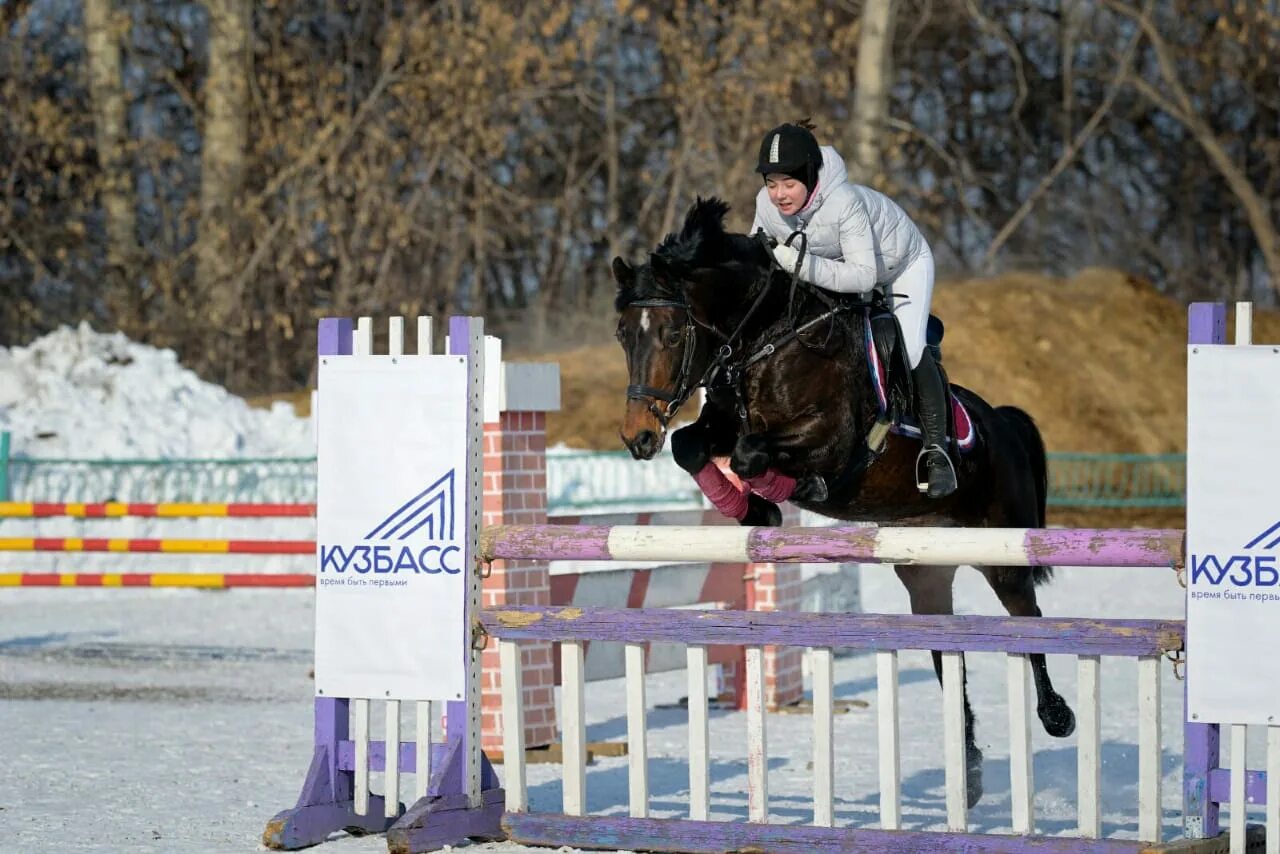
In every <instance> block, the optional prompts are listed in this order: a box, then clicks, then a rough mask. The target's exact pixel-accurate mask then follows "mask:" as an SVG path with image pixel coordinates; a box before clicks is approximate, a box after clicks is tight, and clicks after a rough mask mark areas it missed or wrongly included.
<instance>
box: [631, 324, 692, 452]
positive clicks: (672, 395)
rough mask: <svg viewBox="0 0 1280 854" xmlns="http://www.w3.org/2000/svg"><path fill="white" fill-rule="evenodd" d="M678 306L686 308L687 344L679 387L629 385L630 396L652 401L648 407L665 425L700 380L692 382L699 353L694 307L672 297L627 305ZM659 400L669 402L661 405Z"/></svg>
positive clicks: (684, 335)
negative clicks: (671, 390)
mask: <svg viewBox="0 0 1280 854" xmlns="http://www.w3.org/2000/svg"><path fill="white" fill-rule="evenodd" d="M632 307H635V308H678V309H681V310H682V311H684V331H683V332H681V334H680V340H681V346H682V347H683V348H684V349H683V351H682V353H681V356H680V373H679V374H677V375H676V390H675V391H674V392H667V391H663V390H662V389H660V388H654V387H653V386H649V385H639V384H633V385H629V386H627V400H639V401H644V400H646V399H647V400H648V401H649V411H650V412H651V413H653V417H654V418H657V419H658V423H659V424H661V425H662V427H663V429H666V426H667V424H668V423H669V422H670V421H671V419H672V418H674V417H675V415H676V413H677V412H678V411H679V410H680V407H681V406H684V404H685V402H686V401H688V400H689V398H690V397H691V396H692V395H693V392H694V391H695V390H696V389H697V388H698V386H699V385H701V383H698V382H692V378H693V377H692V375H693V359H694V356H695V355H696V353H695V351H696V350H697V341H696V340H695V336H696V335H697V329H696V328H695V321H694V318H693V310H692V309H691V308H690V307H689V304H688V303H687V302H684V301H683V300H672V299H641V300H636V301H635V302H632V303H630V304H629V305H628V306H627V308H632ZM659 401H661V402H662V403H664V404H666V405H665V406H659Z"/></svg>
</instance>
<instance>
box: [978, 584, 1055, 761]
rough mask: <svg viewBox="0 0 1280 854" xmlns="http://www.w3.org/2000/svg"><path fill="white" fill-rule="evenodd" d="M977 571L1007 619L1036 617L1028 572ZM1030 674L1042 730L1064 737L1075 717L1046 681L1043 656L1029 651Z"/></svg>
mask: <svg viewBox="0 0 1280 854" xmlns="http://www.w3.org/2000/svg"><path fill="white" fill-rule="evenodd" d="M979 570H980V571H981V572H982V574H983V575H985V576H986V577H987V581H988V583H990V584H991V589H992V590H994V591H995V593H996V596H998V597H1000V604H1002V605H1004V608H1005V610H1006V611H1008V612H1009V616H1011V617H1040V616H1043V615H1042V614H1041V613H1040V606H1039V605H1037V604H1036V588H1035V585H1034V584H1033V583H1032V576H1031V570H1030V569H1027V568H1024V567H1015V566H984V567H980V568H979ZM1029 657H1030V659H1031V673H1032V675H1033V676H1034V677H1035V682H1036V714H1037V715H1039V716H1040V723H1042V724H1044V731H1045V732H1047V733H1049V735H1052V736H1054V737H1056V738H1066V737H1067V736H1069V735H1071V733H1072V732H1074V731H1075V728H1076V716H1075V713H1074V712H1072V711H1071V707H1070V706H1068V705H1067V701H1066V700H1064V699H1062V695H1061V694H1059V693H1058V692H1057V691H1056V690H1054V687H1053V682H1052V681H1050V679H1049V667H1048V665H1047V664H1046V663H1045V660H1044V653H1039V652H1033V653H1031V655H1030V656H1029Z"/></svg>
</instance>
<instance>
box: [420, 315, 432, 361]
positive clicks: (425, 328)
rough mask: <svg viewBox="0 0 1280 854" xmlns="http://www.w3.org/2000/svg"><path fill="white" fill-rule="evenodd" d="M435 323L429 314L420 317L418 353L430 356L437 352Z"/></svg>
mask: <svg viewBox="0 0 1280 854" xmlns="http://www.w3.org/2000/svg"><path fill="white" fill-rule="evenodd" d="M434 333H435V325H434V324H433V323H432V320H431V318H430V317H428V316H427V315H422V316H420V317H419V318H418V355H419V356H430V355H431V354H432V353H434V352H435V338H434Z"/></svg>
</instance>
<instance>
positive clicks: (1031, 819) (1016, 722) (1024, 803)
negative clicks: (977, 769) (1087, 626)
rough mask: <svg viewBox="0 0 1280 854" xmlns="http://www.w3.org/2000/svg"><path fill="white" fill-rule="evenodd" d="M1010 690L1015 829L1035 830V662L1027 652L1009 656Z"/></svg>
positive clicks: (1015, 831)
mask: <svg viewBox="0 0 1280 854" xmlns="http://www.w3.org/2000/svg"><path fill="white" fill-rule="evenodd" d="M1006 663H1007V669H1008V689H1009V792H1010V799H1011V802H1012V807H1013V832H1014V833H1023V834H1029V833H1031V832H1032V831H1033V830H1034V829H1035V782H1034V780H1033V779H1032V767H1031V701H1030V687H1031V686H1030V679H1029V677H1030V675H1031V665H1030V663H1029V662H1028V661H1027V657H1026V656H1025V655H1016V654H1013V655H1009V656H1007V660H1006Z"/></svg>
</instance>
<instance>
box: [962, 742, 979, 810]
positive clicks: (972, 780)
mask: <svg viewBox="0 0 1280 854" xmlns="http://www.w3.org/2000/svg"><path fill="white" fill-rule="evenodd" d="M967 754H968V755H967V756H966V765H967V767H966V768H965V787H966V788H967V789H968V795H969V809H973V808H974V807H975V806H977V803H978V801H980V800H982V751H981V750H979V749H978V748H977V747H975V746H973V745H970V746H969V749H968V751H967Z"/></svg>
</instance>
